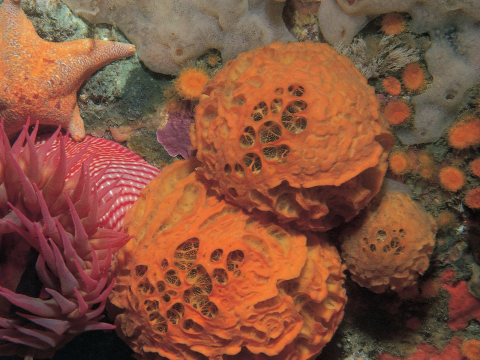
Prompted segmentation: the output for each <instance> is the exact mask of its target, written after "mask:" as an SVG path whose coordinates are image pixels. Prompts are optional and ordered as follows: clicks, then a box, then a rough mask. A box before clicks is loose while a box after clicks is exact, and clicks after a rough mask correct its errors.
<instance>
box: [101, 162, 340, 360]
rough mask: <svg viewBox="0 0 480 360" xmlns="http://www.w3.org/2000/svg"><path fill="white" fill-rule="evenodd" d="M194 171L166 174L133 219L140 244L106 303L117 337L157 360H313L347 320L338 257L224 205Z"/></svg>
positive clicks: (307, 238) (116, 270)
mask: <svg viewBox="0 0 480 360" xmlns="http://www.w3.org/2000/svg"><path fill="white" fill-rule="evenodd" d="M198 165H199V163H198V161H197V160H196V159H194V158H191V159H189V160H186V161H178V162H176V163H174V164H173V165H170V166H168V167H166V168H165V169H164V170H163V171H162V173H161V174H160V175H159V176H158V177H157V178H156V179H154V180H153V181H152V182H151V183H150V184H149V185H148V186H147V187H146V188H145V189H144V190H143V191H142V193H141V196H140V198H139V200H138V201H137V202H136V203H135V204H134V206H133V207H132V209H131V210H130V211H129V213H128V215H127V218H126V222H125V226H126V228H127V229H128V233H129V234H132V235H133V236H134V238H133V239H132V240H131V241H130V242H129V243H128V244H127V245H126V246H125V247H124V248H123V249H122V250H121V251H120V252H119V253H117V256H116V261H115V263H114V266H113V274H114V276H117V283H116V284H115V287H114V289H113V291H112V293H111V295H110V301H111V302H112V304H114V305H116V306H117V307H118V309H116V310H115V311H114V313H116V314H117V316H116V320H115V324H116V325H117V331H118V333H119V335H120V336H121V337H122V338H123V339H124V340H125V341H126V342H128V343H129V344H130V346H131V347H132V348H133V349H134V350H135V351H136V352H138V353H140V354H141V355H145V356H148V355H147V354H151V355H152V356H153V357H155V358H158V356H157V355H156V354H159V355H160V356H165V357H167V358H170V359H198V358H199V357H202V355H203V356H206V357H208V358H210V359H222V358H223V355H229V357H228V358H229V359H230V358H238V359H264V358H265V355H267V356H276V358H279V359H288V358H295V359H299V360H300V359H305V360H306V359H309V358H311V357H312V356H314V355H315V354H317V353H318V352H319V351H320V350H321V349H322V348H323V346H324V345H325V343H326V342H328V341H329V340H330V339H331V337H332V335H333V333H334V332H335V330H336V328H337V327H338V325H339V323H340V321H341V319H342V316H343V308H344V305H345V302H346V296H345V290H344V289H343V286H342V285H343V280H344V274H343V266H342V265H341V263H340V258H339V256H338V253H337V251H336V249H335V248H334V247H333V246H331V245H329V244H328V242H327V241H326V240H325V239H323V238H318V237H317V236H315V235H313V234H306V235H302V234H300V233H298V232H296V231H294V230H292V229H289V228H288V227H280V226H278V225H275V224H273V223H267V224H261V223H260V222H258V221H257V220H256V219H255V217H254V216H252V215H251V214H246V213H245V212H243V211H242V209H240V208H238V207H236V206H234V205H231V204H228V203H227V202H225V201H224V200H221V198H219V197H217V196H215V195H214V193H213V192H212V191H210V189H209V187H208V184H207V183H206V182H204V181H203V180H202V179H201V178H199V177H198V176H197V173H196V172H195V168H196V167H198ZM242 347H243V350H242ZM241 350H242V351H241ZM152 353H153V354H152ZM234 355H236V356H234Z"/></svg>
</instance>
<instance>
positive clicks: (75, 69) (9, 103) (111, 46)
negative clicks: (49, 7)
mask: <svg viewBox="0 0 480 360" xmlns="http://www.w3.org/2000/svg"><path fill="white" fill-rule="evenodd" d="M134 52H135V47H134V46H133V45H131V44H123V43H119V42H113V41H102V40H93V39H85V40H76V41H70V42H65V43H52V42H48V41H45V40H43V39H41V38H40V37H39V36H38V35H37V33H36V32H35V29H34V27H33V25H32V23H31V22H30V21H29V20H28V19H27V16H26V15H25V13H24V12H23V10H22V8H21V7H20V0H5V2H4V4H3V6H2V7H1V9H0V78H1V79H2V82H1V83H0V118H3V119H4V121H5V131H6V133H7V134H8V135H13V134H15V133H16V132H18V131H19V130H21V129H22V125H23V124H25V120H26V118H27V116H30V117H31V118H32V119H33V120H35V121H36V120H38V121H39V122H40V123H41V124H50V125H61V126H62V127H63V128H65V129H67V130H68V131H69V132H70V135H71V136H72V138H73V139H74V140H76V141H80V140H82V139H83V138H84V137H85V128H84V125H83V120H82V118H81V117H80V112H79V109H78V106H77V91H78V89H79V88H80V86H81V85H82V83H83V82H84V81H85V80H86V79H87V78H88V77H89V76H90V75H92V74H93V73H94V72H95V71H97V70H98V69H100V68H102V67H103V66H105V65H107V64H109V63H110V62H112V61H114V60H117V59H120V58H123V57H127V56H130V55H132V54H133V53H134Z"/></svg>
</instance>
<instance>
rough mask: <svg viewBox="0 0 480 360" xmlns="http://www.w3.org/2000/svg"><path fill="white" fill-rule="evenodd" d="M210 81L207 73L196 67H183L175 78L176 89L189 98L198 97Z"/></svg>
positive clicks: (185, 97)
mask: <svg viewBox="0 0 480 360" xmlns="http://www.w3.org/2000/svg"><path fill="white" fill-rule="evenodd" d="M207 81H208V75H207V73H206V72H205V71H204V70H202V69H200V68H195V67H189V68H185V69H183V70H182V71H181V72H180V74H179V75H178V78H177V79H176V80H175V89H176V90H177V91H178V92H179V93H180V95H181V96H182V97H183V98H184V99H187V100H195V99H198V98H199V97H200V95H201V93H202V90H203V88H204V87H205V85H206V83H207Z"/></svg>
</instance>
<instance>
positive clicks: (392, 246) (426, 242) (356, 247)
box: [340, 193, 437, 293]
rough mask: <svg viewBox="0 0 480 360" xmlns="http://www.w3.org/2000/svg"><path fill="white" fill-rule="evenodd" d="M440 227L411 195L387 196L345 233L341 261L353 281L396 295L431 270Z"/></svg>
mask: <svg viewBox="0 0 480 360" xmlns="http://www.w3.org/2000/svg"><path fill="white" fill-rule="evenodd" d="M436 232H437V225H436V223H435V220H434V219H433V217H432V216H431V215H430V214H428V213H427V212H426V211H425V210H424V209H423V208H422V207H421V206H420V205H418V204H416V203H415V202H414V201H413V200H412V199H411V198H410V195H408V194H395V193H391V194H386V195H385V196H384V197H383V198H382V199H381V202H380V204H379V205H378V204H375V205H374V204H371V205H370V206H369V209H368V210H367V211H366V213H365V215H364V216H363V217H362V218H361V219H359V221H358V223H357V221H356V220H355V221H354V222H352V223H351V224H349V225H348V227H347V228H346V229H345V230H344V231H343V232H342V234H341V236H340V239H341V240H342V241H343V243H342V258H343V259H344V261H345V263H346V265H347V269H348V270H349V271H350V273H351V274H352V279H353V280H354V281H356V282H357V283H358V284H360V285H361V286H364V287H367V288H369V289H370V290H372V291H373V292H376V293H381V292H384V291H385V290H387V289H389V288H390V289H392V290H395V291H397V292H400V291H402V290H403V289H404V288H406V287H409V286H411V285H413V284H414V283H415V281H416V279H417V277H418V275H422V274H423V273H424V272H425V271H426V270H427V268H428V265H429V258H430V255H431V254H432V252H433V247H434V245H435V234H436Z"/></svg>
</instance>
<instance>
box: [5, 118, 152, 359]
mask: <svg viewBox="0 0 480 360" xmlns="http://www.w3.org/2000/svg"><path fill="white" fill-rule="evenodd" d="M36 133H37V127H35V129H34V130H33V131H32V133H31V134H28V132H27V126H25V127H24V130H23V131H22V133H21V134H20V136H19V138H18V139H17V140H16V142H15V143H14V144H13V145H12V146H11V145H10V143H9V141H8V138H7V136H6V134H5V132H4V130H3V124H2V126H1V127H0V354H2V355H12V354H18V355H21V356H26V357H30V358H31V357H34V356H35V357H51V356H52V355H53V354H54V352H55V351H56V350H57V349H58V348H60V347H62V346H63V345H64V344H65V343H67V342H68V341H70V340H71V339H72V338H73V337H74V336H76V335H77V334H79V333H81V332H84V331H89V330H98V329H112V328H114V326H112V325H110V324H106V323H102V322H100V321H99V320H100V319H101V317H102V316H101V314H102V312H103V310H104V307H105V302H106V300H107V296H108V294H109V293H110V291H111V289H112V287H113V285H114V281H115V280H114V279H109V278H108V272H109V269H110V263H111V260H112V255H113V254H114V253H115V252H116V251H117V250H118V249H119V248H121V247H122V246H123V245H124V244H125V243H126V242H127V241H128V239H129V237H128V236H126V235H124V234H122V233H120V232H118V231H116V230H112V229H108V228H102V227H101V226H102V225H103V226H105V227H108V226H109V225H110V226H112V227H115V228H116V227H118V224H121V222H122V221H123V216H122V220H120V222H119V221H118V219H117V220H115V221H114V222H113V223H109V221H108V220H106V221H103V219H108V216H107V217H105V215H106V214H109V212H110V214H111V215H112V216H115V215H114V214H115V212H116V211H117V210H118V209H117V210H114V212H111V211H112V206H113V205H114V203H116V201H117V200H118V199H117V198H122V196H123V195H124V194H125V191H126V192H127V193H128V192H129V191H131V188H132V186H131V185H132V184H134V183H135V181H134V179H133V180H132V178H130V179H129V180H126V181H125V183H124V184H123V185H119V184H120V181H121V180H120V179H119V178H120V177H121V176H122V175H116V177H117V179H113V180H112V179H111V178H112V177H115V176H114V175H111V174H110V175H109V174H107V173H108V171H109V169H111V167H110V166H109V164H110V163H111V162H114V161H115V160H117V161H119V162H120V163H121V160H122V158H121V157H120V156H119V155H118V154H115V153H114V154H113V157H112V156H110V160H109V159H108V158H107V156H106V154H108V153H106V152H105V151H103V152H102V151H100V150H101V149H98V148H97V151H94V154H92V155H89V152H91V151H92V147H95V145H94V143H95V140H93V139H90V140H87V141H86V142H85V143H82V144H83V147H79V148H77V150H78V151H77V152H75V151H71V152H70V154H67V152H66V150H65V149H66V145H65V143H67V147H68V146H69V145H68V140H67V139H66V138H65V137H64V136H62V135H59V130H57V132H56V133H55V134H53V136H51V137H50V138H49V139H48V140H46V141H45V142H43V143H41V144H37V145H35V138H36ZM103 141H107V140H103ZM87 143H90V144H91V146H89V147H88V149H87V146H86V144H87ZM111 144H112V145H113V144H114V143H111ZM117 145H118V144H117ZM119 146H120V145H119ZM117 150H118V149H117ZM119 151H120V150H119ZM125 151H128V150H125ZM126 156H127V154H124V157H126ZM138 159H139V158H138ZM138 159H136V160H138ZM142 161H143V160H142ZM142 161H139V162H137V163H136V165H135V163H134V162H133V161H132V163H131V164H124V165H125V167H127V166H133V167H135V166H137V165H138V168H137V170H138V171H140V170H139V169H140V168H141V167H142V166H145V167H146V168H147V169H148V171H152V174H153V173H155V171H153V169H154V168H153V167H151V168H153V169H151V168H150V166H149V165H148V164H146V163H145V162H144V161H143V162H142ZM100 162H103V165H102V166H100V165H99V163H100ZM95 164H96V165H97V166H98V168H97V169H95V168H94V165H95ZM146 165H148V166H146ZM100 168H102V169H101V170H100ZM125 171H127V170H125ZM93 172H95V174H93ZM157 172H158V170H157ZM130 173H131V174H132V173H134V171H130ZM142 174H143V173H142ZM142 176H143V175H142ZM153 176H154V175H153ZM153 176H152V177H153ZM133 177H134V176H133ZM148 177H149V176H145V177H143V180H142V179H140V183H142V182H143V183H146V182H148V181H147V178H148ZM108 178H110V181H107V180H106V179H108ZM102 181H103V182H104V184H103V185H99V183H100V182H102ZM129 183H130V184H129ZM134 185H135V186H137V187H138V188H140V187H142V186H141V185H138V184H134ZM135 186H133V187H135ZM119 188H120V190H118V189H119ZM122 188H123V189H126V190H122ZM129 189H130V190H129ZM135 191H136V190H135ZM139 191H140V190H138V192H139ZM138 192H137V193H136V195H130V196H132V199H133V201H134V200H135V199H136V197H137V196H138ZM132 199H130V200H132ZM130 200H129V201H130ZM122 201H123V203H124V204H126V206H128V204H127V202H125V200H122ZM133 201H132V202H133ZM125 211H126V210H125ZM100 219H102V220H100ZM102 221H103V222H102ZM120 226H121V225H120Z"/></svg>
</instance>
